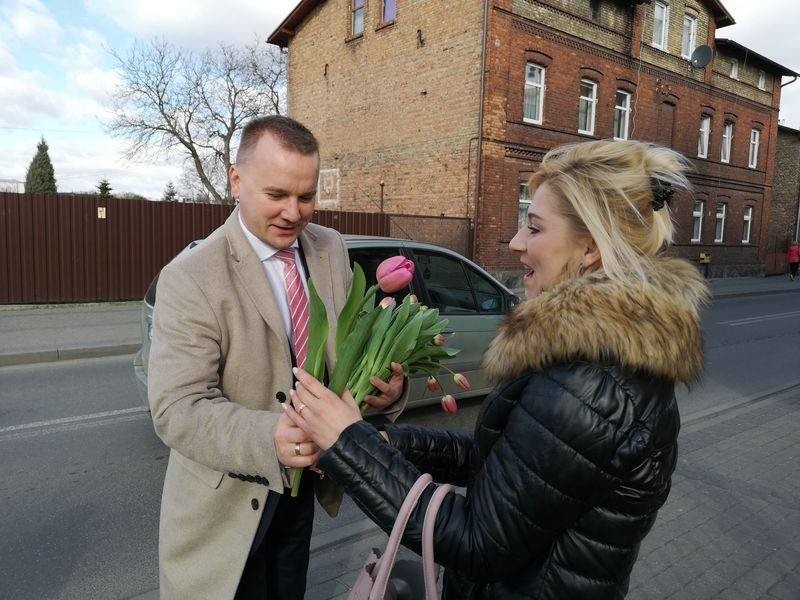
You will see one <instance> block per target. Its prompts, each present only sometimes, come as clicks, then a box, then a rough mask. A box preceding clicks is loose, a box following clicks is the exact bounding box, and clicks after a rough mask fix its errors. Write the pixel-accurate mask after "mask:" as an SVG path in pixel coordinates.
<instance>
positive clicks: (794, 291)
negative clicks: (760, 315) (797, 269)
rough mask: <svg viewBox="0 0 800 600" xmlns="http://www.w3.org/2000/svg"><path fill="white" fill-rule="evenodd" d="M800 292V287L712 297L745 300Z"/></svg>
mask: <svg viewBox="0 0 800 600" xmlns="http://www.w3.org/2000/svg"><path fill="white" fill-rule="evenodd" d="M797 292H800V287H799V288H797V289H796V290H759V291H752V292H723V293H719V294H714V293H713V292H712V293H711V297H712V298H713V299H714V300H719V299H722V298H744V297H747V296H765V295H767V294H795V293H797Z"/></svg>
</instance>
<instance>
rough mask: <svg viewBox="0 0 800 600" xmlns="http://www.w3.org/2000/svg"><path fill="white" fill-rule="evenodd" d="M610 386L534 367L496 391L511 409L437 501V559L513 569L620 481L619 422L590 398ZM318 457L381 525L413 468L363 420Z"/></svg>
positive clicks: (388, 522) (596, 378)
mask: <svg viewBox="0 0 800 600" xmlns="http://www.w3.org/2000/svg"><path fill="white" fill-rule="evenodd" d="M583 375H584V376H585V374H583ZM576 381H577V382H579V383H577V384H576V385H575V387H570V384H571V383H575V382H576ZM609 386H611V387H612V388H613V387H615V386H616V383H615V382H614V381H613V380H609V379H608V378H606V377H603V376H601V375H598V373H597V372H595V373H593V374H590V375H589V379H588V380H586V379H585V378H583V377H574V376H570V377H567V378H566V379H562V378H559V377H555V378H553V377H551V376H550V375H549V374H548V375H545V374H541V373H536V374H534V375H532V376H529V377H525V378H521V379H520V380H516V381H514V382H511V383H510V384H506V385H505V386H503V387H502V388H499V389H496V390H495V392H493V395H494V396H498V395H499V396H501V397H502V396H503V395H504V394H505V393H507V392H508V391H509V390H511V392H512V393H513V397H514V398H515V400H514V401H513V402H510V404H511V405H512V406H513V408H512V409H511V411H510V413H509V418H508V419H507V422H506V426H505V428H504V429H503V430H502V431H501V432H499V435H498V436H497V438H496V440H495V441H494V444H493V446H492V447H491V450H490V451H489V453H488V455H487V456H486V459H485V462H484V463H483V466H482V468H481V469H480V470H479V471H478V472H477V473H475V475H474V477H473V479H472V481H471V483H470V486H469V488H468V494H467V496H466V497H464V496H461V495H459V494H455V493H451V494H449V495H448V497H447V498H446V499H445V502H444V503H443V505H442V508H441V510H440V512H439V514H438V516H437V519H436V528H435V537H434V539H435V542H434V552H435V555H436V560H437V562H439V563H440V564H442V565H444V566H446V567H448V568H451V569H454V570H455V571H457V572H459V573H461V574H462V575H463V576H465V577H467V578H468V579H470V580H472V581H483V582H491V581H501V580H504V579H507V578H510V577H512V576H514V575H515V574H516V573H518V572H520V571H521V570H522V569H524V568H525V567H527V566H529V565H530V564H531V563H533V562H535V561H537V560H543V559H544V558H545V557H546V556H547V554H548V552H549V550H550V547H551V543H552V541H553V539H554V537H555V536H557V535H558V534H559V533H560V532H562V531H564V530H565V529H566V528H567V527H568V526H569V525H571V524H572V523H574V522H575V521H576V520H577V519H579V518H580V517H581V516H582V515H583V514H584V513H585V512H586V511H587V510H588V509H589V507H590V506H592V505H593V503H595V502H596V501H597V500H598V498H600V497H601V495H603V494H605V493H607V491H608V490H610V489H611V488H613V487H614V486H615V485H617V483H618V481H617V480H616V478H615V477H614V476H613V475H612V474H610V473H609V472H608V471H607V470H605V467H607V466H609V465H610V463H611V462H612V461H613V458H614V455H615V452H616V448H617V445H618V443H619V440H618V438H617V435H616V426H615V425H614V423H612V422H611V421H609V420H608V419H607V418H606V417H605V416H604V415H602V414H600V413H599V412H598V410H597V408H596V406H595V405H594V402H593V396H594V395H595V394H598V393H600V394H604V393H609V391H608V387H609ZM501 399H502V398H501ZM420 435H421V434H420ZM414 445H415V446H416V447H420V446H421V442H419V441H417V442H415V444H414ZM319 466H320V468H322V469H323V470H325V471H326V472H327V473H328V474H329V475H331V476H332V477H333V478H335V479H336V480H337V481H338V483H339V484H340V485H342V486H343V487H344V488H345V491H346V492H347V493H348V494H349V495H350V496H351V497H352V498H353V499H354V500H355V502H356V503H357V504H358V505H359V506H360V508H361V509H362V510H363V511H364V512H365V513H366V514H367V515H368V516H369V517H370V518H371V519H372V520H373V521H375V522H376V523H377V524H378V525H379V526H380V527H381V528H382V529H383V530H384V531H387V532H388V531H390V530H391V527H392V524H393V523H394V520H395V518H396V516H397V513H398V510H399V508H400V505H401V504H402V501H403V499H404V498H405V496H406V494H407V493H408V490H409V489H410V488H411V486H412V485H413V483H414V481H416V479H417V477H418V476H419V474H420V472H419V470H418V469H417V468H415V467H414V465H412V464H411V463H410V462H409V461H407V460H406V459H405V458H404V457H403V456H402V454H401V453H400V451H399V450H398V449H396V448H394V447H392V446H391V445H389V444H386V443H385V442H384V441H383V438H381V437H380V435H379V434H378V432H377V431H375V430H374V429H373V428H372V427H370V426H369V425H368V424H365V423H356V424H354V425H351V426H350V427H348V428H347V429H346V430H345V431H344V432H343V433H342V435H341V436H340V437H339V439H338V440H337V441H336V443H335V444H334V445H333V446H332V447H331V448H330V449H328V450H327V451H326V452H325V453H324V454H323V455H322V457H321V459H320V462H319ZM433 489H434V486H433V485H431V486H429V488H428V489H427V490H426V491H425V493H424V494H423V496H422V498H421V499H420V502H419V504H418V505H417V508H416V510H415V511H414V513H413V514H412V516H411V519H410V521H409V525H408V527H407V529H406V533H405V536H404V538H403V543H404V544H405V545H406V546H408V547H409V548H411V549H412V550H414V551H415V552H420V544H421V532H422V523H423V518H424V514H425V508H426V507H427V504H428V501H429V499H430V496H431V494H432V493H433Z"/></svg>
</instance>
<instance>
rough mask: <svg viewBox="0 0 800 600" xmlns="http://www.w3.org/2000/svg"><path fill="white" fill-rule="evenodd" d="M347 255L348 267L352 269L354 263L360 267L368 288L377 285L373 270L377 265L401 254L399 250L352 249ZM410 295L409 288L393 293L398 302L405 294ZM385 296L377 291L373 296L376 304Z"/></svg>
mask: <svg viewBox="0 0 800 600" xmlns="http://www.w3.org/2000/svg"><path fill="white" fill-rule="evenodd" d="M349 254H350V267H351V268H352V266H353V263H354V262H357V263H358V264H359V265H361V268H362V269H363V270H364V277H365V278H366V280H367V287H370V286H371V285H374V284H375V283H377V279H376V278H375V270H376V269H377V268H378V265H379V264H381V263H382V262H383V261H384V260H386V259H387V258H390V257H392V256H397V255H399V254H402V253H401V252H400V249H399V248H353V249H351V250H349ZM410 293H411V286H409V287H407V288H405V289H404V290H400V291H399V292H397V293H395V294H394V297H395V298H397V301H398V302H400V300H402V299H403V298H404V297H405V296H406V294H410ZM387 295H388V294H384V293H383V292H382V291H381V290H380V289H379V290H378V292H377V294H376V296H375V298H376V302H380V301H381V300H382V299H383V298H385V297H386V296H387Z"/></svg>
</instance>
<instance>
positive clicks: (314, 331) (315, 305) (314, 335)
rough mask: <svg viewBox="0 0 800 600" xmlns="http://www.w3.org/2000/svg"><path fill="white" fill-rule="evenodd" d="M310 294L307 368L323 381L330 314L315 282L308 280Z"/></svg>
mask: <svg viewBox="0 0 800 600" xmlns="http://www.w3.org/2000/svg"><path fill="white" fill-rule="evenodd" d="M308 295H309V306H310V312H311V314H310V316H309V319H308V351H307V353H306V363H305V370H306V371H308V372H309V373H311V374H312V375H313V376H314V377H315V378H316V379H318V380H320V381H322V380H323V378H324V377H325V344H326V342H327V341H328V329H329V328H328V315H327V313H326V312H325V304H323V302H322V299H321V298H320V297H319V294H318V293H317V289H316V288H315V287H314V282H313V281H312V280H311V279H309V280H308Z"/></svg>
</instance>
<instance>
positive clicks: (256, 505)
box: [250, 498, 258, 510]
mask: <svg viewBox="0 0 800 600" xmlns="http://www.w3.org/2000/svg"><path fill="white" fill-rule="evenodd" d="M250 506H252V507H253V510H258V499H256V498H253V499H252V500H250Z"/></svg>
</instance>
